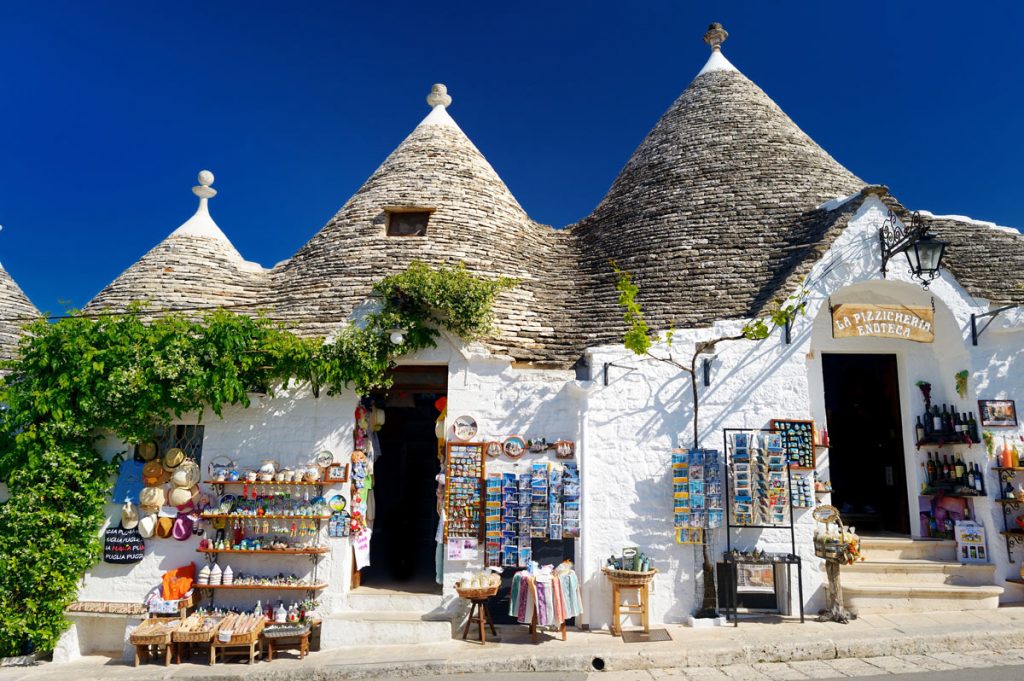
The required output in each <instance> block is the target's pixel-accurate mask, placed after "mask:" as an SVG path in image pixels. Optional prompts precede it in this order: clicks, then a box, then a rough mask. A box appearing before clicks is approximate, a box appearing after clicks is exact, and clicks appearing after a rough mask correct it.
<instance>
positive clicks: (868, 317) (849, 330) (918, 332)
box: [832, 303, 935, 343]
mask: <svg viewBox="0 0 1024 681" xmlns="http://www.w3.org/2000/svg"><path fill="white" fill-rule="evenodd" d="M934 316H935V312H934V311H933V310H932V308H930V307H913V306H910V305H862V304H859V303H842V304H840V305H835V306H833V308H832V337H833V338H899V339H901V340H909V341H914V342H917V343H931V342H932V341H934V340H935V329H934Z"/></svg>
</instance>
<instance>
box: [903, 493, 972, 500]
mask: <svg viewBox="0 0 1024 681" xmlns="http://www.w3.org/2000/svg"><path fill="white" fill-rule="evenodd" d="M939 494H940V493H939V492H918V493H917V496H919V497H937V496H939ZM941 494H942V496H944V497H952V498H954V499H987V498H988V495H987V494H950V493H948V492H941Z"/></svg>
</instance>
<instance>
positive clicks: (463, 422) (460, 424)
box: [452, 416, 476, 442]
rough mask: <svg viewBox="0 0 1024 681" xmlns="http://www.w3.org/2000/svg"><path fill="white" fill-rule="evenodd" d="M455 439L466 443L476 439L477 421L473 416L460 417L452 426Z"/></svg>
mask: <svg viewBox="0 0 1024 681" xmlns="http://www.w3.org/2000/svg"><path fill="white" fill-rule="evenodd" d="M452 429H453V431H454V432H455V439H456V440H461V441H462V442H466V441H468V440H472V439H473V438H474V437H476V419H474V418H473V417H472V416H460V417H458V418H457V419H455V423H453V424H452Z"/></svg>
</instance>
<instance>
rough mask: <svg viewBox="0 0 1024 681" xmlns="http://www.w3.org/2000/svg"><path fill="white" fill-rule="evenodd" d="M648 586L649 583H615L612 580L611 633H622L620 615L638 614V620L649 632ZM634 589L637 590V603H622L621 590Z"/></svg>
mask: <svg viewBox="0 0 1024 681" xmlns="http://www.w3.org/2000/svg"><path fill="white" fill-rule="evenodd" d="M649 586H650V584H629V585H627V584H616V583H615V582H614V581H613V582H612V624H611V629H612V635H613V636H621V635H622V616H623V615H640V620H641V622H642V623H643V628H644V632H645V633H650V631H651V626H650V622H649V620H648V616H649V611H650V607H649V605H648V604H649ZM632 589H635V590H636V592H637V598H638V599H639V601H640V602H639V603H624V602H623V601H622V592H623V591H625V590H632Z"/></svg>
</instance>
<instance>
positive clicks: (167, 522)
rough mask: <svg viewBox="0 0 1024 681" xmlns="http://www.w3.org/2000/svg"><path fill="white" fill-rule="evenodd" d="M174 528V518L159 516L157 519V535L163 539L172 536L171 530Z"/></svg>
mask: <svg viewBox="0 0 1024 681" xmlns="http://www.w3.org/2000/svg"><path fill="white" fill-rule="evenodd" d="M173 530H174V518H168V517H166V516H159V517H158V518H157V519H156V536H158V537H160V538H161V539H167V538H168V537H170V536H171V532H172V531H173Z"/></svg>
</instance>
